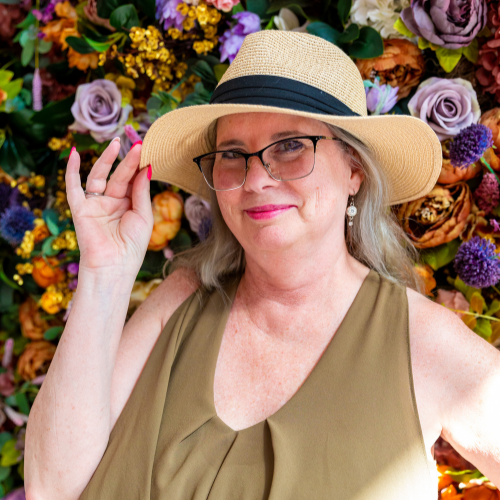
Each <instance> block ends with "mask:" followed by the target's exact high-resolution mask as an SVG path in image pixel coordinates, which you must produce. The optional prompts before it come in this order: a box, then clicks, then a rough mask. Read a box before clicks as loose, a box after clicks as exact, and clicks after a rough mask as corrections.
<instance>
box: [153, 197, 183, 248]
mask: <svg viewBox="0 0 500 500" xmlns="http://www.w3.org/2000/svg"><path fill="white" fill-rule="evenodd" d="M151 206H152V209H153V220H154V223H153V231H152V234H151V239H150V241H149V245H148V250H155V251H156V250H161V249H162V248H164V247H165V246H167V245H168V242H169V241H170V240H172V239H173V238H174V237H175V235H176V234H177V233H178V232H179V229H180V228H181V218H182V212H183V210H184V203H183V201H182V197H181V196H180V195H179V194H177V193H173V192H172V191H163V193H158V194H157V195H155V196H154V197H153V201H152V203H151Z"/></svg>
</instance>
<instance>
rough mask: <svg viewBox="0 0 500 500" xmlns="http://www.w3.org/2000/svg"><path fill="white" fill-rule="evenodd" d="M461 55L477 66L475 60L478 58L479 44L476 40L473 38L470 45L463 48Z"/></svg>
mask: <svg viewBox="0 0 500 500" xmlns="http://www.w3.org/2000/svg"><path fill="white" fill-rule="evenodd" d="M462 53H463V55H464V56H465V57H466V58H467V60H469V61H470V62H471V63H474V64H477V60H478V58H479V43H478V41H477V38H474V40H472V43H471V44H470V45H467V47H464V48H463V49H462Z"/></svg>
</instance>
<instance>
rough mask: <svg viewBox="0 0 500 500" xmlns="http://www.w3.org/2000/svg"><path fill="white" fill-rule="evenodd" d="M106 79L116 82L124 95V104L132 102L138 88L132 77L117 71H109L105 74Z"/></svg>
mask: <svg viewBox="0 0 500 500" xmlns="http://www.w3.org/2000/svg"><path fill="white" fill-rule="evenodd" d="M104 78H105V79H106V80H109V81H111V82H115V83H116V86H117V87H118V90H119V91H120V93H121V95H122V105H125V104H131V103H132V99H133V98H134V92H133V91H134V90H135V88H136V84H135V82H134V80H132V78H128V77H127V76H123V75H118V74H116V73H107V74H106V75H104Z"/></svg>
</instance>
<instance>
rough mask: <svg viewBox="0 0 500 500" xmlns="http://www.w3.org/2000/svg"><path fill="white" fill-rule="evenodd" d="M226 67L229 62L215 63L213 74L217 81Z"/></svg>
mask: <svg viewBox="0 0 500 500" xmlns="http://www.w3.org/2000/svg"><path fill="white" fill-rule="evenodd" d="M227 68H229V64H224V63H221V64H216V65H215V66H214V75H215V78H216V79H217V81H218V82H220V80H221V78H222V77H223V76H224V73H225V72H226V70H227Z"/></svg>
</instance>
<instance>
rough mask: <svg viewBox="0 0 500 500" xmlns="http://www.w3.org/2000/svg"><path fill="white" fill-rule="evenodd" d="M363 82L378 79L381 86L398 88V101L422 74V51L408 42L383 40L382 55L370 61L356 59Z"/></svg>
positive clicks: (415, 84)
mask: <svg viewBox="0 0 500 500" xmlns="http://www.w3.org/2000/svg"><path fill="white" fill-rule="evenodd" d="M356 66H357V67H358V69H359V72H360V73H361V77H362V78H363V80H371V81H374V79H375V78H377V77H378V78H380V83H381V84H389V85H391V87H398V88H399V90H398V99H402V98H404V97H406V96H407V95H408V94H409V93H410V91H411V89H412V88H413V87H416V86H417V85H418V84H419V82H420V79H421V77H422V74H423V72H424V68H425V63H424V57H423V55H422V51H421V50H420V49H419V48H418V47H417V46H416V45H415V44H413V43H411V42H410V41H408V40H398V39H394V40H384V53H383V54H382V55H381V56H379V57H374V58H372V59H356Z"/></svg>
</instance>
